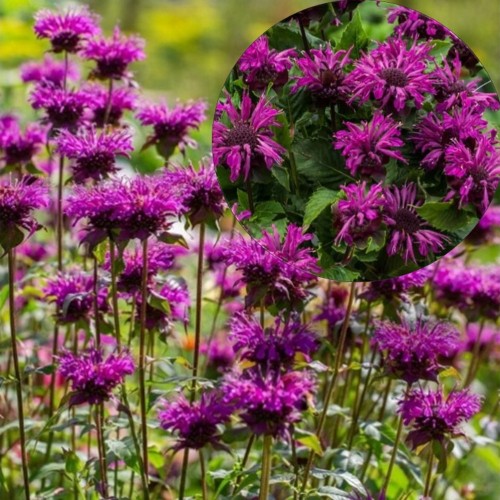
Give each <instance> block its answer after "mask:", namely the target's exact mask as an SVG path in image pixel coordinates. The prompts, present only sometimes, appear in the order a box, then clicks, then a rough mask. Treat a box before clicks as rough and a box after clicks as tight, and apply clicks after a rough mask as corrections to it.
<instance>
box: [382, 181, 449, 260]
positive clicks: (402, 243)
mask: <svg viewBox="0 0 500 500" xmlns="http://www.w3.org/2000/svg"><path fill="white" fill-rule="evenodd" d="M422 203H423V201H422V200H419V199H418V197H417V186H416V185H415V184H413V183H409V184H405V185H404V186H402V187H401V188H399V187H397V186H394V187H392V188H387V189H386V190H385V197H384V215H383V219H384V223H385V224H386V225H387V227H388V230H389V235H388V242H387V254H388V255H396V254H400V255H401V256H402V257H403V259H404V261H405V263H407V262H408V261H413V262H417V257H416V255H415V253H416V252H415V250H417V251H418V254H419V256H420V257H424V258H426V257H429V255H430V254H431V253H432V254H436V253H439V252H441V251H442V250H443V249H444V247H445V244H446V243H448V241H449V239H448V238H447V237H446V236H445V235H443V234H441V233H438V232H437V231H434V230H432V229H430V226H429V224H428V223H427V222H426V221H425V220H424V219H422V218H421V217H420V215H418V213H417V210H416V209H417V208H418V207H419V206H421V205H422Z"/></svg>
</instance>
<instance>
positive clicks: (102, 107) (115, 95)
mask: <svg viewBox="0 0 500 500" xmlns="http://www.w3.org/2000/svg"><path fill="white" fill-rule="evenodd" d="M82 92H83V93H84V94H87V95H88V97H89V100H90V107H91V110H92V122H93V123H95V125H96V126H97V127H104V125H112V126H114V127H116V126H119V125H120V122H121V119H122V117H123V114H124V112H125V111H133V110H134V109H135V106H136V103H137V92H136V90H135V89H134V88H131V87H119V88H113V89H112V91H111V99H109V91H108V89H106V88H105V87H103V86H102V85H101V84H99V83H96V82H92V83H86V84H85V85H83V86H82ZM105 122H106V123H105Z"/></svg>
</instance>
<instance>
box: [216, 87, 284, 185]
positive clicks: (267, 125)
mask: <svg viewBox="0 0 500 500" xmlns="http://www.w3.org/2000/svg"><path fill="white" fill-rule="evenodd" d="M223 109H224V111H225V114H226V115H227V118H228V119H229V122H230V123H229V125H226V124H225V123H224V122H223V118H221V119H219V120H216V121H215V122H214V124H213V135H212V146H213V155H214V164H215V166H216V167H221V166H225V167H229V169H230V171H231V173H230V179H231V182H236V181H237V180H238V177H239V176H240V175H243V179H244V180H248V179H250V176H251V174H252V171H253V170H255V169H257V168H259V167H265V168H267V169H268V170H270V169H271V168H272V166H273V165H280V164H281V163H282V161H283V158H282V155H283V154H284V153H285V148H283V146H281V145H279V144H278V143H277V142H276V141H274V140H273V139H272V137H273V135H274V134H273V131H272V130H271V127H279V126H280V123H279V122H278V120H277V117H278V115H279V114H280V111H278V110H277V109H274V108H273V107H272V105H271V104H270V103H269V101H267V99H266V97H265V96H264V95H262V96H261V97H260V98H259V100H258V102H257V104H256V105H255V106H254V104H253V103H252V100H251V98H250V96H249V94H248V93H247V92H244V93H243V97H242V100H241V107H240V109H239V110H238V109H237V108H236V107H235V105H234V104H233V103H232V101H231V98H230V97H229V96H228V97H227V100H226V102H225V103H224V104H223Z"/></svg>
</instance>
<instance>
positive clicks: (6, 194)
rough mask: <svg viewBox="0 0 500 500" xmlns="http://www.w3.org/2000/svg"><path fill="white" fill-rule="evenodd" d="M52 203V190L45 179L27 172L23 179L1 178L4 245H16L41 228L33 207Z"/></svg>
mask: <svg viewBox="0 0 500 500" xmlns="http://www.w3.org/2000/svg"><path fill="white" fill-rule="evenodd" d="M48 203H49V190H48V187H47V185H46V184H45V183H44V182H43V180H42V179H39V178H37V177H34V176H32V175H25V176H23V177H22V178H21V179H16V180H14V181H12V180H10V179H9V180H6V179H3V180H2V181H0V233H1V235H2V238H1V239H2V243H1V244H2V246H3V247H4V249H7V248H6V245H7V246H8V247H9V248H13V247H15V246H17V245H19V244H20V243H22V241H23V240H24V235H23V233H22V231H23V230H24V231H27V233H28V235H27V237H29V236H31V235H32V234H33V233H34V232H35V231H37V230H38V229H40V228H41V225H40V224H39V223H38V222H37V221H36V219H35V217H34V216H33V211H34V210H38V209H41V208H44V207H46V206H47V205H48Z"/></svg>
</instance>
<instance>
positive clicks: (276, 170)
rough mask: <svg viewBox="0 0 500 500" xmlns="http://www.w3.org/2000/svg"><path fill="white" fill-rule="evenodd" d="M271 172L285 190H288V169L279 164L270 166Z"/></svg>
mask: <svg viewBox="0 0 500 500" xmlns="http://www.w3.org/2000/svg"><path fill="white" fill-rule="evenodd" d="M271 174H273V177H274V178H275V179H276V180H277V181H278V182H279V184H280V185H281V186H283V187H284V188H285V189H286V190H287V191H290V176H289V175H288V170H287V169H286V168H284V167H282V166H280V165H277V166H275V167H273V168H272V170H271Z"/></svg>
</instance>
